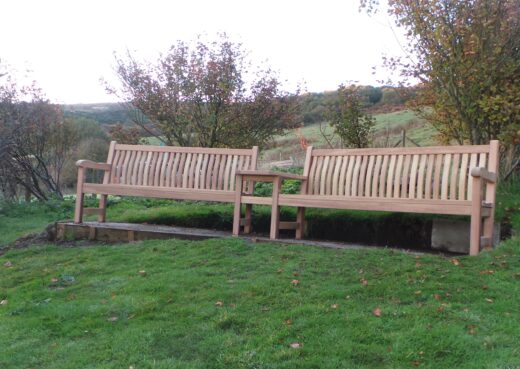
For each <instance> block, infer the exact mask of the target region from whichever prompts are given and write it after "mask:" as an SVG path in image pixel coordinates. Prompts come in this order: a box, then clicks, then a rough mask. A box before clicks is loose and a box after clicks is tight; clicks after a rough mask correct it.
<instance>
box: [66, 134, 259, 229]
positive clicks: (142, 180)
mask: <svg viewBox="0 0 520 369" xmlns="http://www.w3.org/2000/svg"><path fill="white" fill-rule="evenodd" d="M257 158H258V147H257V146H255V147H253V148H251V149H215V148H202V147H177V146H176V147H173V146H152V145H125V144H118V143H116V142H115V141H112V142H111V143H110V148H109V150H108V158H107V162H106V163H95V162H92V161H89V160H79V161H78V162H77V163H76V165H77V166H78V183H77V191H76V210H75V212H74V222H75V223H81V222H82V220H83V214H84V213H85V214H97V215H98V221H100V222H104V221H105V220H106V202H107V196H108V195H119V196H138V197H156V198H163V199H175V200H194V201H216V202H230V203H232V202H234V199H235V173H236V172H237V171H239V170H256V165H257ZM87 170H100V171H104V176H103V183H89V182H87V181H86V171H87ZM85 193H93V194H100V195H101V198H100V202H99V208H87V209H83V198H84V194H85ZM249 208H250V206H249Z"/></svg>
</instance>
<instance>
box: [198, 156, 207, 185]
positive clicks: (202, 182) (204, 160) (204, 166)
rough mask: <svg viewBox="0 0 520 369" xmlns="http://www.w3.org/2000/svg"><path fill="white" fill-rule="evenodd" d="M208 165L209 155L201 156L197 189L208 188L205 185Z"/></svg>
mask: <svg viewBox="0 0 520 369" xmlns="http://www.w3.org/2000/svg"><path fill="white" fill-rule="evenodd" d="M208 164H209V154H203V156H202V166H201V168H200V179H199V181H198V182H197V183H198V187H197V188H208V186H207V185H206V177H207V175H208Z"/></svg>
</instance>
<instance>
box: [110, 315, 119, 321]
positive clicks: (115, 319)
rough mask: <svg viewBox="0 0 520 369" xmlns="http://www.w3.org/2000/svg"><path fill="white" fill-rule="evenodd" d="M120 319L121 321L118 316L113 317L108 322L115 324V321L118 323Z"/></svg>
mask: <svg viewBox="0 0 520 369" xmlns="http://www.w3.org/2000/svg"><path fill="white" fill-rule="evenodd" d="M118 319H119V318H118V317H117V316H111V317H110V318H108V319H107V320H108V321H109V322H115V321H117V320H118Z"/></svg>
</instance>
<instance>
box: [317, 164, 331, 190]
mask: <svg viewBox="0 0 520 369" xmlns="http://www.w3.org/2000/svg"><path fill="white" fill-rule="evenodd" d="M329 161H330V156H328V155H327V156H325V159H323V165H322V167H321V171H320V181H319V183H320V187H319V194H320V195H325V186H326V180H327V169H328V168H329Z"/></svg>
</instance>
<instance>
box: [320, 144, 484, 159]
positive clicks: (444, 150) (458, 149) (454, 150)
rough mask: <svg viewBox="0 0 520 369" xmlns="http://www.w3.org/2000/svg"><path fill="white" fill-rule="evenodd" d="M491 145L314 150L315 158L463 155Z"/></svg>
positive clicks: (482, 151) (477, 152)
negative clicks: (330, 156)
mask: <svg viewBox="0 0 520 369" xmlns="http://www.w3.org/2000/svg"><path fill="white" fill-rule="evenodd" d="M486 152H489V145H465V146H424V147H395V148H387V147H385V148H366V149H314V152H313V155H314V156H318V157H319V156H328V155H413V154H462V153H476V154H480V153H486Z"/></svg>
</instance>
